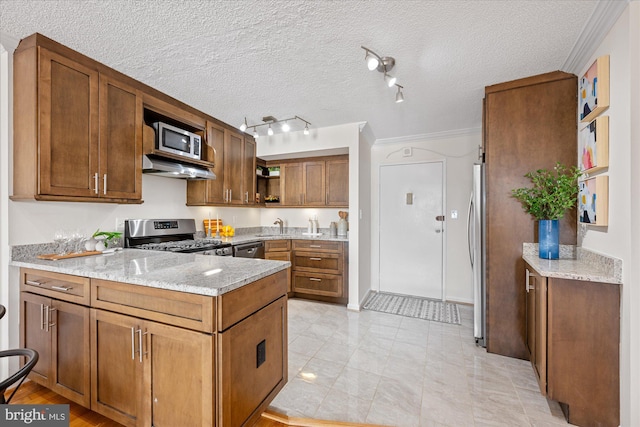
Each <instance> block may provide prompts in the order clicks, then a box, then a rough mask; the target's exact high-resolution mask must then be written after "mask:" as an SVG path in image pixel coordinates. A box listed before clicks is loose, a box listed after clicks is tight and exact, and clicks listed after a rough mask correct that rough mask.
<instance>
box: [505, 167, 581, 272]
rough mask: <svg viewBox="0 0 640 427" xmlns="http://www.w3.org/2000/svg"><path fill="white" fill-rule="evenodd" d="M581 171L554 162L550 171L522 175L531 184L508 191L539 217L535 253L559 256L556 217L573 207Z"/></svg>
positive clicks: (558, 235) (529, 211)
mask: <svg viewBox="0 0 640 427" xmlns="http://www.w3.org/2000/svg"><path fill="white" fill-rule="evenodd" d="M581 175H582V172H581V171H580V169H579V168H578V167H577V166H572V167H569V168H568V167H566V166H564V165H562V164H560V163H556V166H555V167H554V168H553V170H551V171H550V170H547V169H538V170H536V171H535V172H528V173H527V174H525V176H526V177H527V178H529V179H530V180H531V183H532V184H533V187H530V188H529V187H523V188H516V189H514V190H511V195H512V196H513V197H515V198H516V199H518V201H520V203H522V207H523V208H524V210H525V211H526V212H527V213H529V214H531V215H532V216H533V217H534V218H536V219H537V220H538V247H539V250H538V256H539V257H540V258H544V259H558V258H559V255H560V233H559V229H558V220H559V219H560V218H562V217H563V216H564V214H565V213H566V212H567V210H569V209H571V208H573V207H575V206H576V202H577V195H578V179H579V178H580V176H581Z"/></svg>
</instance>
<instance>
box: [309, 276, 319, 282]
mask: <svg viewBox="0 0 640 427" xmlns="http://www.w3.org/2000/svg"><path fill="white" fill-rule="evenodd" d="M309 280H311V281H312V282H322V279H317V278H315V277H309Z"/></svg>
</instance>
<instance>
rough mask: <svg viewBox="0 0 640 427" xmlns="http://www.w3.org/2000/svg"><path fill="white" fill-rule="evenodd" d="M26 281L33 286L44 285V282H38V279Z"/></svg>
mask: <svg viewBox="0 0 640 427" xmlns="http://www.w3.org/2000/svg"><path fill="white" fill-rule="evenodd" d="M25 283H26V284H27V285H32V286H42V283H40V282H38V281H37V280H26V281H25Z"/></svg>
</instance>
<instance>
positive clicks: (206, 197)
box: [187, 123, 256, 206]
mask: <svg viewBox="0 0 640 427" xmlns="http://www.w3.org/2000/svg"><path fill="white" fill-rule="evenodd" d="M205 141H206V147H205V152H207V153H209V154H207V155H208V156H214V157H215V166H214V167H213V169H212V170H213V173H215V174H216V179H215V180H209V181H189V182H188V184H187V205H190V206H202V205H242V206H248V205H254V204H255V193H256V180H255V170H256V142H255V139H254V138H253V137H252V136H248V135H244V134H242V133H241V132H238V131H235V130H233V129H231V128H230V127H225V126H222V125H219V124H217V123H207V133H206V138H205Z"/></svg>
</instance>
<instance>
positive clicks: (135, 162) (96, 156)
mask: <svg viewBox="0 0 640 427" xmlns="http://www.w3.org/2000/svg"><path fill="white" fill-rule="evenodd" d="M41 38H42V36H39V35H34V36H31V37H29V38H27V39H25V40H23V41H22V42H21V43H20V45H19V46H18V49H17V50H16V52H15V55H14V93H15V96H14V192H13V196H12V198H13V199H34V198H35V199H36V200H82V201H98V202H105V201H106V202H118V203H140V202H141V201H142V200H141V198H142V189H141V183H142V176H141V173H142V158H141V157H140V155H141V149H142V127H141V125H142V101H141V97H140V93H139V92H138V90H137V89H135V88H133V87H132V86H130V85H128V84H126V83H124V82H122V81H119V80H118V79H116V78H114V77H111V76H107V75H103V74H102V73H101V72H100V71H99V69H98V67H94V66H91V64H87V61H83V60H82V58H84V57H82V55H80V54H76V55H77V57H75V56H74V55H73V53H74V52H73V51H71V50H70V49H67V51H65V52H64V54H61V53H60V52H55V51H53V50H51V49H48V48H47V47H44V46H40V45H39V42H40V41H41ZM44 41H46V42H47V43H46V44H53V43H55V42H52V41H50V40H48V39H45V40H44ZM54 47H55V46H54ZM61 50H64V49H61Z"/></svg>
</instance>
